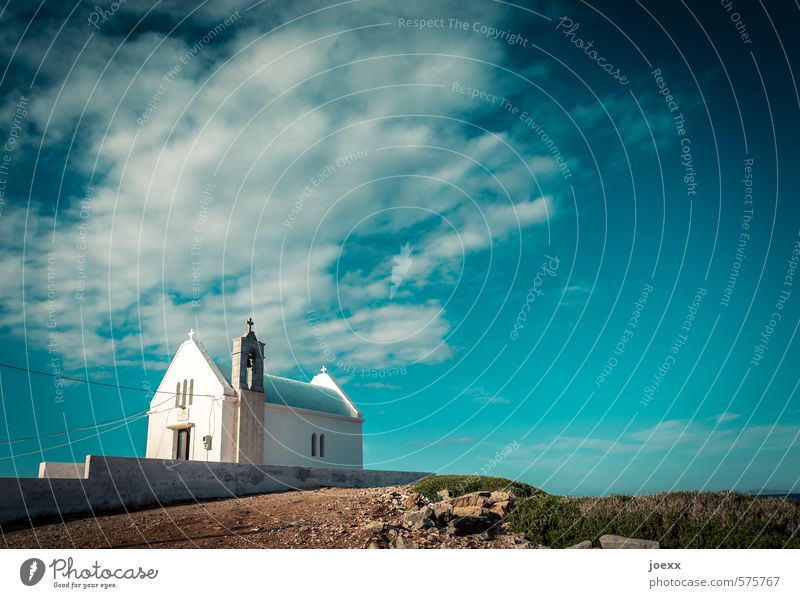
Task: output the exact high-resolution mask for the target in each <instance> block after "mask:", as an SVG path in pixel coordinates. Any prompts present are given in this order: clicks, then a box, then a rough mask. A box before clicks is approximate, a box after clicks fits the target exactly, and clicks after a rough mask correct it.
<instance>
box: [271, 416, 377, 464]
mask: <svg viewBox="0 0 800 598" xmlns="http://www.w3.org/2000/svg"><path fill="white" fill-rule="evenodd" d="M264 422H265V432H264V463H267V464H270V465H301V466H306V467H355V468H359V469H360V468H361V467H362V464H363V456H362V449H361V427H362V424H361V422H360V421H353V420H346V419H344V418H337V417H326V416H320V415H314V414H313V413H312V412H309V411H302V410H296V411H291V410H289V409H288V408H285V407H281V406H277V405H269V404H267V405H265V411H264ZM312 434H316V435H317V456H316V457H312V456H311V435H312ZM322 434H324V435H325V456H324V457H320V456H319V438H320V435H322Z"/></svg>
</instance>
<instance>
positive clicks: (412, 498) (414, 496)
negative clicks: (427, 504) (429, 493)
mask: <svg viewBox="0 0 800 598" xmlns="http://www.w3.org/2000/svg"><path fill="white" fill-rule="evenodd" d="M421 503H422V495H421V494H420V493H419V492H412V493H411V494H409V495H408V496H407V497H406V498H405V499H404V500H403V507H405V508H406V509H413V508H414V507H416V506H417V505H419V504H421Z"/></svg>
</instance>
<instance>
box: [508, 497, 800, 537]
mask: <svg viewBox="0 0 800 598" xmlns="http://www.w3.org/2000/svg"><path fill="white" fill-rule="evenodd" d="M507 524H508V527H509V529H511V530H512V531H514V532H517V533H525V535H526V537H527V538H528V539H529V540H532V541H535V542H541V543H543V544H545V545H547V546H552V547H553V548H564V547H567V546H571V545H573V544H577V543H578V542H581V541H583V540H591V541H592V542H593V543H594V544H595V545H596V546H597V545H599V544H598V540H599V538H600V536H602V535H603V534H616V535H620V536H628V537H633V538H643V539H647V540H657V541H658V542H660V543H661V547H662V548H784V547H785V548H800V502H797V501H794V500H784V499H780V498H756V497H752V496H748V495H745V494H739V493H736V492H704V493H698V492H668V493H660V494H653V495H648V496H607V497H602V498H570V497H563V496H552V495H545V494H542V495H536V496H532V497H531V498H528V499H527V500H525V501H524V502H523V503H521V504H520V505H519V506H518V507H517V508H516V509H514V511H513V512H511V514H510V515H509V516H508V520H507Z"/></svg>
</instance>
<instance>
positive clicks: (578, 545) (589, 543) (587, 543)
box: [567, 540, 592, 548]
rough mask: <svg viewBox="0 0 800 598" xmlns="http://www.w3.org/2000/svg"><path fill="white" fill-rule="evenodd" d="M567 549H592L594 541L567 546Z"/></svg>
mask: <svg viewBox="0 0 800 598" xmlns="http://www.w3.org/2000/svg"><path fill="white" fill-rule="evenodd" d="M567 548H592V541H591V540H584V541H583V542H578V543H577V544H573V545H572V546H567Z"/></svg>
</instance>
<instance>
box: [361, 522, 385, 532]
mask: <svg viewBox="0 0 800 598" xmlns="http://www.w3.org/2000/svg"><path fill="white" fill-rule="evenodd" d="M364 527H366V528H367V529H368V530H369V531H371V532H376V533H380V532H382V531H383V530H384V528H385V527H386V524H385V523H384V522H383V521H370V522H369V523H367V525H365V526H364Z"/></svg>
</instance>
